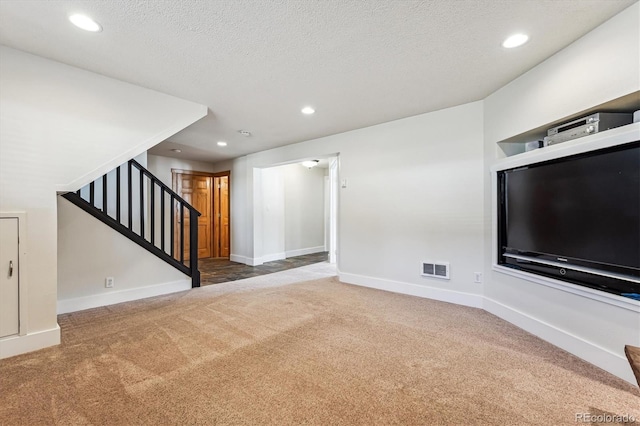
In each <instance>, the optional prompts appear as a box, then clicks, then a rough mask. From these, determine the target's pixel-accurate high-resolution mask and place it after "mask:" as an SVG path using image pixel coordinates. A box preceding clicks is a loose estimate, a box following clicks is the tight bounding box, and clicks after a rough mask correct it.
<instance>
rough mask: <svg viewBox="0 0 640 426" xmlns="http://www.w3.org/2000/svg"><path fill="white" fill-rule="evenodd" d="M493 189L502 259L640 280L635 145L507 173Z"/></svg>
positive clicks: (639, 168)
mask: <svg viewBox="0 0 640 426" xmlns="http://www.w3.org/2000/svg"><path fill="white" fill-rule="evenodd" d="M499 181H500V185H501V188H500V189H501V200H500V203H501V206H500V207H501V214H500V216H499V221H500V228H501V235H500V240H501V241H500V244H501V246H502V247H501V248H502V250H503V251H504V253H516V254H525V255H527V256H533V257H538V258H540V259H546V260H550V261H559V262H563V263H567V264H568V265H579V266H583V267H587V268H592V269H598V270H603V271H610V272H613V273H616V274H622V275H629V276H631V277H638V276H640V142H634V143H630V144H625V145H622V146H618V147H614V148H607V149H602V150H598V151H593V152H590V153H585V154H580V155H574V156H570V157H565V158H562V159H557V160H552V161H548V162H543V163H538V164H534V165H531V166H528V167H522V168H516V169H512V170H506V171H504V172H501V174H500V175H499Z"/></svg>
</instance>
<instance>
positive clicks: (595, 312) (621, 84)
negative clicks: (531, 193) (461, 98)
mask: <svg viewBox="0 0 640 426" xmlns="http://www.w3.org/2000/svg"><path fill="white" fill-rule="evenodd" d="M594 52H599V53H598V54H594ZM639 56H640V4H638V3H636V4H634V5H633V6H631V7H629V8H628V9H626V10H625V11H623V12H622V13H620V14H619V15H617V16H615V17H613V18H612V19H611V20H609V21H608V22H606V23H604V24H603V25H601V26H600V27H598V28H596V29H595V30H594V31H592V32H591V33H589V34H587V35H585V36H584V37H583V38H581V39H580V40H578V41H576V42H575V43H573V44H572V45H570V46H568V47H567V48H566V49H564V50H562V51H560V52H559V53H557V54H556V55H554V56H553V57H551V58H549V59H548V60H547V61H545V62H543V63H542V64H540V65H539V66H537V67H536V68H534V69H532V70H531V71H529V72H528V73H526V74H524V75H523V76H521V77H520V78H518V79H516V80H515V81H513V82H511V83H510V84H509V85H507V86H505V87H504V88H502V89H500V90H498V91H497V92H496V93H494V94H492V95H491V96H489V97H488V98H487V99H486V100H485V146H484V155H485V164H486V170H488V169H489V168H490V167H491V166H492V165H494V164H496V162H497V161H498V159H499V157H501V154H500V152H499V149H498V148H497V146H496V142H498V141H499V140H501V139H504V138H509V137H512V136H514V135H517V134H520V133H522V132H525V131H527V130H529V129H531V128H535V127H538V126H541V125H543V124H545V123H549V122H552V121H556V120H561V119H562V118H563V117H566V116H569V115H571V114H575V113H578V112H580V111H583V110H585V109H588V108H591V107H594V106H596V105H598V104H601V103H603V102H606V101H609V100H611V99H615V98H618V97H620V96H623V95H627V94H629V93H633V92H635V91H638V90H640V59H639ZM638 136H639V137H640V135H638ZM484 178H485V184H484V191H485V200H484V202H485V238H484V240H485V254H486V256H485V262H484V269H485V309H488V310H489V311H490V312H493V313H495V314H496V315H498V316H501V317H503V318H505V319H507V320H509V321H511V322H514V323H516V324H517V325H519V326H521V327H523V328H525V329H527V330H529V331H531V332H532V333H534V334H537V335H539V336H541V337H542V338H544V339H546V340H548V341H551V342H552V343H554V344H556V345H558V346H560V347H562V348H564V349H566V350H567V351H569V352H572V353H574V354H576V355H578V356H580V357H582V358H584V359H586V360H588V361H590V362H592V363H594V364H596V365H598V366H599V367H601V368H603V369H605V370H608V371H610V372H612V373H613V374H616V375H618V376H619V377H622V378H624V379H626V380H627V381H629V382H631V383H633V380H634V379H633V375H632V373H631V369H630V368H629V365H628V363H627V361H626V358H625V356H624V353H623V348H624V345H625V344H630V345H634V346H640V314H639V313H638V311H634V310H629V309H625V308H622V307H619V306H615V305H612V304H609V303H605V302H602V301H598V300H594V299H591V298H586V297H583V296H579V295H576V294H572V293H568V292H566V291H562V290H559V289H554V288H551V287H547V286H544V285H540V284H538V283H534V282H531V281H527V280H524V279H521V278H516V277H512V276H508V275H505V274H503V273H499V272H495V271H493V270H492V259H491V255H492V253H493V250H494V247H493V246H492V235H491V218H492V213H491V180H490V175H489V173H485V174H484Z"/></svg>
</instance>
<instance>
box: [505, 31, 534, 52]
mask: <svg viewBox="0 0 640 426" xmlns="http://www.w3.org/2000/svg"><path fill="white" fill-rule="evenodd" d="M527 41H529V36H528V35H526V34H514V35H512V36H509V37H508V38H507V39H506V40H505V41H503V42H502V47H506V48H507V49H511V48H513V47H518V46H522V45H523V44H525V43H526V42H527Z"/></svg>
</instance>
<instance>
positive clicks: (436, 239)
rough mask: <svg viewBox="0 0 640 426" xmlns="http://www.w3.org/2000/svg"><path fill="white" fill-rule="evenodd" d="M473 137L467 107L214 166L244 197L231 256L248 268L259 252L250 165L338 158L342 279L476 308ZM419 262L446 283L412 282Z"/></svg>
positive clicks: (478, 264) (477, 197)
mask: <svg viewBox="0 0 640 426" xmlns="http://www.w3.org/2000/svg"><path fill="white" fill-rule="evenodd" d="M461 117H464V120H465V126H461V125H460V119H461ZM482 135H483V108H482V103H481V102H476V103H472V104H467V105H462V106H459V107H455V108H450V109H446V110H442V111H437V112H434V113H430V114H423V115H419V116H415V117H411V118H406V119H403V120H397V121H393V122H390V123H385V124H381V125H377V126H372V127H368V128H365V129H359V130H354V131H351V132H346V133H342V134H338V135H334V136H329V137H326V138H321V139H316V140H312V141H307V142H302V143H298V144H294V145H289V146H285V147H282V148H277V149H273V150H269V151H264V152H260V153H256V154H252V155H248V156H246V157H243V158H241V159H238V160H235V161H232V162H230V163H229V162H225V163H223V164H220V165H216V167H220V168H221V169H222V168H229V166H231V169H232V174H233V176H234V177H235V178H234V179H233V180H232V193H234V194H249V196H248V197H246V198H240V199H238V200H235V203H236V205H235V213H233V214H232V235H233V234H236V233H237V232H239V231H240V230H239V229H238V226H239V223H240V220H241V219H242V218H243V217H244V219H248V220H245V222H244V225H245V226H246V227H245V228H244V229H243V231H244V232H246V234H247V237H248V238H244V239H240V240H238V241H237V244H238V245H236V246H235V247H234V253H236V255H237V259H241V258H244V259H248V261H253V259H254V258H255V257H257V256H258V255H261V253H259V252H258V251H257V250H256V248H257V247H260V246H261V244H262V241H261V238H262V234H261V232H255V231H256V230H255V228H254V216H255V215H256V214H260V211H261V210H260V209H255V210H254V207H255V206H254V202H253V198H254V197H253V193H254V191H256V188H257V187H256V185H250V184H249V183H250V182H253V181H254V176H255V174H254V168H264V167H268V166H273V165H281V164H285V163H290V162H294V161H298V160H302V159H311V158H324V157H329V156H331V155H335V154H338V153H339V158H340V171H339V173H340V179H346V180H347V188H344V189H341V192H340V194H339V212H338V222H339V246H338V252H339V259H338V267H339V269H340V277H341V279H342V280H343V281H346V282H351V283H356V284H363V285H369V286H372V287H381V288H386V289H390V290H393V291H399V292H405V293H410V294H418V295H423V296H429V297H433V298H437V299H442V300H450V301H457V302H459V303H464V304H468V305H473V306H479V305H480V302H481V297H480V295H481V294H482V285H480V284H476V283H474V282H473V273H474V272H476V271H478V272H479V271H482V268H483V219H484V218H483V197H482V178H483V175H484V169H483V157H482V155H483V151H482V149H483V144H482ZM243 174H244V175H245V176H246V178H244V179H242V180H239V177H240V176H242V175H243ZM234 224H235V225H234ZM423 260H444V261H449V262H451V280H450V281H441V280H437V279H430V278H423V277H421V276H420V262H421V261H423Z"/></svg>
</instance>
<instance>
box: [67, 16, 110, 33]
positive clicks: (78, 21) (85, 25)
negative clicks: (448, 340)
mask: <svg viewBox="0 0 640 426" xmlns="http://www.w3.org/2000/svg"><path fill="white" fill-rule="evenodd" d="M69 20H70V21H71V23H72V24H73V25H75V26H76V27H78V28H82V29H83V30H85V31H91V32H93V33H98V32H100V31H102V26H101V25H100V24H98V23H97V22H96V21H94V20H93V19H91V18H89V17H88V16H87V15H81V14H79V13H76V14H75V15H71V16H69Z"/></svg>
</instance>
